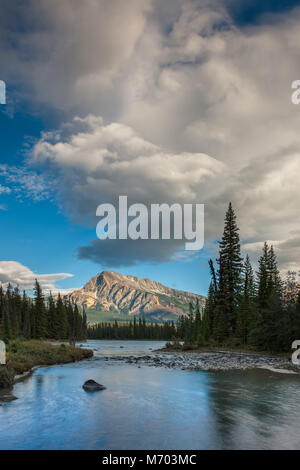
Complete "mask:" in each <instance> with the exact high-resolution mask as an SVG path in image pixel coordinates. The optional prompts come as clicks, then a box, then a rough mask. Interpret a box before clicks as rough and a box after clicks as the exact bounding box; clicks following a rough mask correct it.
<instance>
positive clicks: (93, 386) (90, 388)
mask: <svg viewBox="0 0 300 470" xmlns="http://www.w3.org/2000/svg"><path fill="white" fill-rule="evenodd" d="M82 388H83V389H84V390H85V391H86V392H97V391H98V390H105V388H106V387H104V385H101V384H98V382H95V380H92V379H90V380H87V381H86V382H84V384H83V385H82Z"/></svg>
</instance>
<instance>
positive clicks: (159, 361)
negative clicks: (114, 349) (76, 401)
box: [106, 351, 300, 373]
mask: <svg viewBox="0 0 300 470" xmlns="http://www.w3.org/2000/svg"><path fill="white" fill-rule="evenodd" d="M106 359H107V358H106ZM109 360H113V361H115V360H117V361H118V360H122V361H125V362H126V363H130V364H136V365H137V366H143V365H147V366H152V367H167V368H173V369H183V370H206V371H226V370H233V369H242V370H245V369H254V368H267V369H270V370H273V371H278V372H291V373H293V372H294V373H300V368H299V367H298V366H295V365H293V364H292V363H291V361H290V360H289V359H287V358H282V357H277V356H271V355H260V354H251V353H242V352H231V351H214V352H162V351H154V352H153V353H152V354H149V355H145V356H127V357H126V356H112V357H110V358H109Z"/></svg>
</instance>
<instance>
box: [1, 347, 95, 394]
mask: <svg viewBox="0 0 300 470" xmlns="http://www.w3.org/2000/svg"><path fill="white" fill-rule="evenodd" d="M92 356H93V351H91V350H90V349H83V348H78V347H75V346H70V345H66V344H64V343H63V344H59V345H56V344H52V343H51V342H49V341H42V340H13V341H10V343H9V345H8V346H7V361H6V365H1V366H0V390H1V389H8V388H11V387H12V386H13V384H14V382H15V377H16V376H17V375H21V374H24V373H25V372H30V371H31V370H32V368H33V367H36V366H50V365H55V364H67V363H70V362H76V361H80V360H83V359H87V358H90V357H92Z"/></svg>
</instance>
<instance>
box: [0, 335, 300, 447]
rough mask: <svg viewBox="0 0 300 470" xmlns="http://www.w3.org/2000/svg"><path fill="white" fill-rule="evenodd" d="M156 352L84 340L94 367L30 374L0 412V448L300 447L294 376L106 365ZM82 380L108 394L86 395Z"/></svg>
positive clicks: (148, 345)
mask: <svg viewBox="0 0 300 470" xmlns="http://www.w3.org/2000/svg"><path fill="white" fill-rule="evenodd" d="M163 344H164V343H163V342H150V341H88V343H86V344H85V346H87V347H90V348H92V349H93V350H94V354H95V356H94V358H92V359H90V360H85V361H82V362H78V363H72V364H65V365H58V366H52V367H42V368H40V369H37V370H36V371H35V372H34V374H33V375H32V376H31V377H29V378H27V379H26V380H24V381H23V382H19V383H17V384H16V385H15V387H14V392H13V393H14V395H16V396H17V397H18V400H15V401H13V402H10V403H3V406H1V407H0V449H107V450H113V449H168V450H176V449H184V450H186V449H299V448H300V407H299V403H300V377H299V376H298V375H292V374H281V373H275V372H272V371H269V370H263V369H250V370H245V371H241V370H233V371H225V372H224V371H218V372H207V371H189V370H181V369H180V370H178V369H169V368H165V367H150V366H148V365H142V366H139V365H137V364H135V363H132V364H128V363H126V362H124V361H122V360H118V359H117V360H116V359H115V360H113V357H114V356H120V355H122V356H123V355H125V356H126V355H136V356H138V355H141V354H145V353H146V354H151V353H152V350H153V349H157V348H160V347H162V346H163ZM90 378H92V379H94V380H96V381H98V382H100V383H102V384H103V385H105V386H106V387H107V389H106V390H104V391H101V392H95V393H88V392H85V391H84V390H83V389H82V384H83V383H84V381H85V380H87V379H90Z"/></svg>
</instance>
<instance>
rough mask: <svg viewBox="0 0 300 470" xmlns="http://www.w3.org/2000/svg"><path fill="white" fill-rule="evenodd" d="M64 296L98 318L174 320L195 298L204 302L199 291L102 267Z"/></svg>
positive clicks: (185, 312)
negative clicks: (192, 291) (98, 271)
mask: <svg viewBox="0 0 300 470" xmlns="http://www.w3.org/2000/svg"><path fill="white" fill-rule="evenodd" d="M67 298H69V299H70V300H71V301H72V302H74V303H77V304H78V305H79V306H81V307H84V308H85V309H86V310H87V313H88V318H89V319H90V320H93V321H99V322H100V321H103V319H111V320H112V319H126V318H127V319H130V317H133V316H143V317H145V318H146V319H148V320H150V321H151V320H153V321H162V320H176V319H177V318H178V316H180V315H185V314H187V313H188V308H189V303H190V302H192V303H193V304H195V303H196V302H197V301H198V302H199V304H200V306H204V302H205V297H203V296H201V295H197V294H192V293H190V292H185V291H180V290H177V289H173V288H171V287H167V286H164V285H163V284H161V283H159V282H156V281H152V280H151V279H148V278H139V277H136V276H132V275H125V274H121V273H118V272H115V271H102V272H101V273H99V274H97V275H96V276H94V277H92V278H91V279H90V280H89V281H88V282H87V283H86V284H85V285H84V287H83V288H82V289H79V290H77V291H74V292H72V293H71V294H68V295H67Z"/></svg>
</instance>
